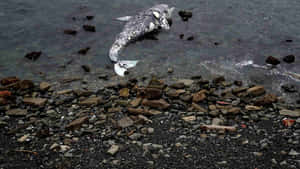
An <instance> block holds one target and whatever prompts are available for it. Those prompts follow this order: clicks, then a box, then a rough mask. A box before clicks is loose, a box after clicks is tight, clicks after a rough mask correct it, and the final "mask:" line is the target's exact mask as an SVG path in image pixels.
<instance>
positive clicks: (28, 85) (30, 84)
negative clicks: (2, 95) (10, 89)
mask: <svg viewBox="0 0 300 169" xmlns="http://www.w3.org/2000/svg"><path fill="white" fill-rule="evenodd" d="M19 88H20V89H22V90H25V89H32V88H34V83H33V82H32V81H31V80H22V81H21V82H20V83H19Z"/></svg>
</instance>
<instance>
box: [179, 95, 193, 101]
mask: <svg viewBox="0 0 300 169" xmlns="http://www.w3.org/2000/svg"><path fill="white" fill-rule="evenodd" d="M179 98H180V100H182V101H185V102H190V101H191V100H192V98H193V97H192V96H191V95H190V94H187V93H184V94H182V95H180V96H179Z"/></svg>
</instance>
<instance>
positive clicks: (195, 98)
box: [193, 90, 207, 103]
mask: <svg viewBox="0 0 300 169" xmlns="http://www.w3.org/2000/svg"><path fill="white" fill-rule="evenodd" d="M206 92H207V91H206V90H201V91H199V92H197V93H194V94H193V102H196V103H198V102H201V101H203V100H205V99H206V94H205V93H206Z"/></svg>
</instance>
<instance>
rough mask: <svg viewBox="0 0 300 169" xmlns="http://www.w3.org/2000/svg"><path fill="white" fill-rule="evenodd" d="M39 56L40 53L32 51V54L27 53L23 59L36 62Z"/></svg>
mask: <svg viewBox="0 0 300 169" xmlns="http://www.w3.org/2000/svg"><path fill="white" fill-rule="evenodd" d="M41 55H42V52H41V51H38V52H35V51H34V52H30V53H27V54H26V55H25V58H27V59H29V60H32V61H36V60H37V59H38V58H39V57H40V56H41Z"/></svg>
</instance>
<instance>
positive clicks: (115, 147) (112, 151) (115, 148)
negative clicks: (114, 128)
mask: <svg viewBox="0 0 300 169" xmlns="http://www.w3.org/2000/svg"><path fill="white" fill-rule="evenodd" d="M118 151H119V146H118V145H112V146H111V147H110V148H109V149H108V150H107V153H108V154H110V155H115V154H116V153H117V152H118Z"/></svg>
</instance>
